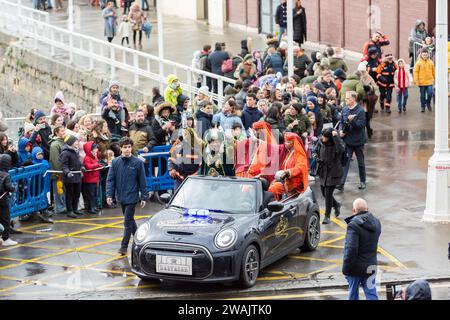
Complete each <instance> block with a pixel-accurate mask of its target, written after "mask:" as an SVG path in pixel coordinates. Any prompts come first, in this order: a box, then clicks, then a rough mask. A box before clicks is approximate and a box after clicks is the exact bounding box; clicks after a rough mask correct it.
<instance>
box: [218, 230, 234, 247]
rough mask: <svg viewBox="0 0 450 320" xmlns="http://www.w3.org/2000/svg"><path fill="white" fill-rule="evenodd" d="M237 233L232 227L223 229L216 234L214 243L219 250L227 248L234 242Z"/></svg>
mask: <svg viewBox="0 0 450 320" xmlns="http://www.w3.org/2000/svg"><path fill="white" fill-rule="evenodd" d="M236 239H237V233H236V231H235V230H234V229H224V230H222V231H220V232H218V233H217V234H216V237H215V239H214V244H215V245H216V247H217V248H218V249H220V250H224V249H228V248H230V247H231V246H233V245H234V244H235V243H236Z"/></svg>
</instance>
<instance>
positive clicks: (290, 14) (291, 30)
mask: <svg viewBox="0 0 450 320" xmlns="http://www.w3.org/2000/svg"><path fill="white" fill-rule="evenodd" d="M293 13H294V7H293V5H292V0H287V39H288V54H287V58H288V76H289V77H292V75H293V74H294V40H293V37H294V21H293V18H294V14H293Z"/></svg>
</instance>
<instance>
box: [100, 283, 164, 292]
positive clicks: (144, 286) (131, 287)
mask: <svg viewBox="0 0 450 320" xmlns="http://www.w3.org/2000/svg"><path fill="white" fill-rule="evenodd" d="M155 287H158V285H156V284H143V285H136V286H125V287H114V288H111V289H109V290H114V291H116V290H128V289H149V288H155ZM109 290H108V291H109Z"/></svg>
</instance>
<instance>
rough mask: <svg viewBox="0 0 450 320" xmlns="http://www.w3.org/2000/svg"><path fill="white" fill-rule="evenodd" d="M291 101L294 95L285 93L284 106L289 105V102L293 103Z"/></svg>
mask: <svg viewBox="0 0 450 320" xmlns="http://www.w3.org/2000/svg"><path fill="white" fill-rule="evenodd" d="M291 100H292V95H291V94H290V93H289V92H285V93H283V103H284V104H289V102H291Z"/></svg>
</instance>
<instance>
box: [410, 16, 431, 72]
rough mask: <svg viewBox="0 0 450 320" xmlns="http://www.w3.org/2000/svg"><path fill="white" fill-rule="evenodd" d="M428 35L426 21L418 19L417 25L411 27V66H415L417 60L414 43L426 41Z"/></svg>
mask: <svg viewBox="0 0 450 320" xmlns="http://www.w3.org/2000/svg"><path fill="white" fill-rule="evenodd" d="M426 37H428V32H427V29H426V28H425V21H423V20H420V19H418V20H416V25H415V26H414V28H412V29H411V32H410V33H409V38H408V40H409V48H408V51H409V57H410V58H411V68H414V65H415V63H416V61H415V60H414V43H416V42H418V43H420V44H424V43H425V38H426Z"/></svg>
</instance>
